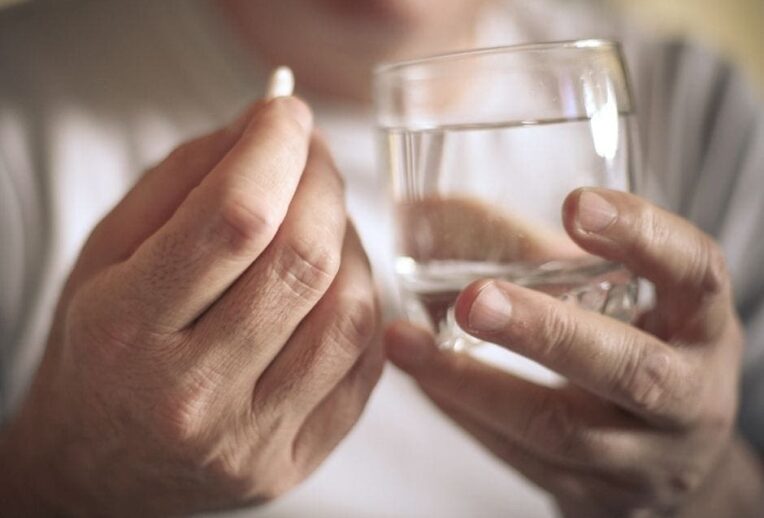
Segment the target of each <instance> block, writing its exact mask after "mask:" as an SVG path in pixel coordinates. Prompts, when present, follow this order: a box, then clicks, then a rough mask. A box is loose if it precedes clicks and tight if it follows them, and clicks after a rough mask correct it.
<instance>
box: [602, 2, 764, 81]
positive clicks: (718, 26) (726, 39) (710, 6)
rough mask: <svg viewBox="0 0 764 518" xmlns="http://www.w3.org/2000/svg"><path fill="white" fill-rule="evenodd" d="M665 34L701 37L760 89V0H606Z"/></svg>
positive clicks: (763, 53) (763, 30)
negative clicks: (724, 55) (743, 70)
mask: <svg viewBox="0 0 764 518" xmlns="http://www.w3.org/2000/svg"><path fill="white" fill-rule="evenodd" d="M606 1H607V2H610V3H612V4H617V5H619V6H620V7H622V8H624V9H626V10H628V11H629V12H630V13H633V14H634V16H635V17H638V18H641V19H642V21H643V23H645V24H647V25H652V26H655V27H657V28H659V29H660V30H661V31H663V32H665V33H669V34H682V35H689V36H691V37H693V38H695V39H698V40H700V41H705V42H707V43H708V44H710V45H711V46H713V47H715V48H717V49H719V50H720V51H721V52H722V53H724V54H726V55H727V56H729V57H730V58H732V59H733V60H734V61H736V62H737V63H739V64H740V65H741V66H742V67H743V68H744V69H745V70H746V72H747V73H748V74H749V75H750V76H751V78H752V80H753V81H755V82H756V83H757V84H758V85H759V90H760V91H761V92H764V0H606Z"/></svg>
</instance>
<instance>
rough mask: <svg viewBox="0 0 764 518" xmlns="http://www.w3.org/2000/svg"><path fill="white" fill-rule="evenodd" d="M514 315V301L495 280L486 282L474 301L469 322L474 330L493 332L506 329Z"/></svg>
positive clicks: (468, 318)
mask: <svg viewBox="0 0 764 518" xmlns="http://www.w3.org/2000/svg"><path fill="white" fill-rule="evenodd" d="M511 317H512V302H510V300H509V297H507V294H506V293H504V292H503V291H502V290H501V289H500V288H499V287H498V286H497V285H496V283H494V282H491V283H489V284H486V285H485V286H484V287H483V288H482V289H481V290H480V293H478V296H477V298H476V299H475V301H474V302H473V303H472V307H471V308H470V312H469V315H468V317H467V323H468V324H469V326H470V328H471V329H472V330H473V331H482V332H486V333H492V332H496V331H500V330H501V329H504V328H505V327H506V326H507V324H508V323H509V320H510V318H511Z"/></svg>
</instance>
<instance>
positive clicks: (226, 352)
mask: <svg viewBox="0 0 764 518" xmlns="http://www.w3.org/2000/svg"><path fill="white" fill-rule="evenodd" d="M346 223H347V214H346V212H345V204H344V187H343V184H342V180H341V178H340V176H339V173H338V172H337V170H336V168H335V166H334V163H333V161H332V159H331V156H330V154H329V150H328V149H327V147H326V145H325V144H324V142H323V141H322V140H321V139H319V138H314V139H313V141H312V144H311V151H310V158H309V160H308V164H307V166H306V167H305V173H304V175H303V178H302V181H301V182H300V187H299V188H298V190H297V193H296V194H295V196H294V200H293V201H292V204H291V206H290V207H289V212H288V214H287V216H286V218H285V220H284V223H283V224H282V225H281V228H280V229H279V231H278V233H277V235H276V236H275V238H274V239H273V241H272V242H271V244H270V245H269V246H268V248H267V249H266V250H265V252H264V253H263V254H262V255H261V256H260V257H259V258H258V259H257V261H255V263H254V264H252V265H251V266H250V267H249V269H248V270H247V271H246V272H245V273H244V274H243V275H242V276H241V277H240V278H239V279H237V280H236V282H235V283H234V284H233V285H232V286H231V287H230V288H229V289H228V290H227V291H226V293H225V294H224V295H223V296H222V297H221V298H220V299H219V300H218V301H216V302H215V303H214V304H213V305H212V306H211V307H210V308H209V310H208V311H207V312H206V313H205V314H204V315H203V316H202V317H201V318H200V319H199V320H198V322H197V323H196V324H195V326H194V329H193V332H192V334H193V335H194V336H195V337H197V338H198V342H199V343H200V344H202V345H201V346H200V347H198V348H197V349H196V350H195V351H194V352H193V354H194V355H195V356H196V358H197V361H198V362H203V363H207V364H209V365H214V366H215V369H216V370H217V371H219V372H226V373H228V374H229V375H231V376H237V377H239V378H240V379H241V380H242V381H243V382H244V383H247V384H249V387H248V389H247V390H248V391H249V390H251V382H252V380H255V379H259V378H260V376H261V374H262V373H263V371H264V370H265V369H266V367H267V366H268V365H269V364H270V363H271V361H272V360H273V359H274V358H275V357H276V355H277V354H278V353H279V352H280V350H281V349H282V347H283V346H284V344H286V343H287V341H288V340H289V338H290V337H291V336H292V334H293V333H294V332H295V330H296V329H297V327H298V326H299V325H300V323H301V322H302V321H303V319H304V318H305V317H306V315H308V313H309V312H310V311H311V310H312V309H313V308H314V306H315V305H316V303H317V302H318V301H319V300H320V299H321V298H322V297H323V296H324V295H325V293H326V292H327V291H328V289H329V287H330V285H331V284H332V282H333V281H334V279H335V277H336V275H337V273H338V270H339V267H340V262H341V254H342V249H343V241H344V236H345V228H346Z"/></svg>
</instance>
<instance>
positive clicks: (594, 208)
mask: <svg viewBox="0 0 764 518" xmlns="http://www.w3.org/2000/svg"><path fill="white" fill-rule="evenodd" d="M617 217H618V210H617V209H616V208H615V205H613V204H612V203H610V202H609V201H607V200H606V199H605V198H603V197H602V196H600V195H599V194H595V193H593V192H591V191H584V192H583V193H582V194H581V196H580V197H579V198H578V216H577V220H578V225H579V226H580V227H581V228H582V229H583V230H585V231H587V232H594V233H598V232H602V231H603V230H605V229H607V228H608V227H609V226H610V225H612V224H613V222H614V221H615V220H616V218H617Z"/></svg>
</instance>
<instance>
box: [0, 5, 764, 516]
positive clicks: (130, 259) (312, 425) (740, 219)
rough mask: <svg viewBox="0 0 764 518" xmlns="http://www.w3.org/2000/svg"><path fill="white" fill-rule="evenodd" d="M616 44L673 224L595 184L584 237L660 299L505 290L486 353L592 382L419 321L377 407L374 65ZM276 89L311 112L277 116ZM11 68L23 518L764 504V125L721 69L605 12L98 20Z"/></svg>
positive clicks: (7, 213) (7, 311) (573, 199)
mask: <svg viewBox="0 0 764 518" xmlns="http://www.w3.org/2000/svg"><path fill="white" fill-rule="evenodd" d="M604 27H607V29H603V28H604ZM594 36H606V37H607V36H609V37H614V38H618V39H620V40H622V41H623V42H624V48H625V52H626V55H627V59H628V62H629V64H630V67H631V69H632V72H633V76H634V86H635V96H636V99H637V105H638V106H639V111H640V112H639V117H640V122H641V130H642V140H643V143H644V147H645V165H646V169H647V171H648V173H647V176H648V179H649V182H648V187H647V188H646V190H645V192H644V193H642V194H644V195H646V196H647V197H648V198H649V199H652V200H657V203H658V204H660V205H661V206H662V208H659V207H658V205H656V204H655V203H651V202H648V201H646V200H645V199H644V198H640V197H637V196H633V195H626V194H621V193H616V192H611V191H603V190H596V189H584V190H581V191H577V192H575V193H572V194H571V195H570V197H569V198H568V200H567V201H566V204H565V207H564V211H563V216H564V221H565V224H566V228H567V230H568V232H569V234H570V236H571V238H572V239H574V240H575V241H576V243H577V244H578V245H579V246H581V247H582V248H584V249H585V250H587V251H589V252H592V253H595V254H597V255H600V256H602V257H606V258H608V259H613V260H618V261H622V262H624V263H625V264H626V265H627V266H629V267H630V268H632V269H633V270H634V271H635V272H636V273H638V274H639V275H641V276H643V277H645V278H647V279H649V280H651V281H653V282H654V284H655V286H656V300H657V302H656V306H655V308H654V309H653V310H652V311H650V312H649V313H647V314H646V315H645V316H644V318H642V319H641V321H640V322H639V325H638V326H634V327H628V326H626V325H621V324H618V323H616V322H615V321H610V320H608V319H606V318H604V317H600V316H597V315H594V314H589V313H585V312H583V311H581V310H576V309H575V308H570V307H567V306H563V305H561V304H559V303H558V302H557V301H555V300H554V299H551V298H545V297H543V296H541V295H538V294H534V293H533V292H530V291H527V290H524V289H522V288H519V287H517V286H513V285H510V284H507V283H505V282H501V281H491V280H486V281H481V282H479V283H477V284H474V285H471V286H470V287H468V288H467V289H466V290H465V291H464V292H463V293H462V295H461V296H460V299H459V301H458V303H457V318H458V319H459V321H460V323H461V324H462V325H463V326H464V327H465V329H467V330H468V331H469V332H471V333H473V334H475V335H477V336H478V337H483V338H488V339H490V340H491V341H494V342H497V343H501V344H503V345H504V346H506V347H507V348H509V349H511V350H514V351H516V352H519V353H520V354H522V355H524V356H526V357H528V358H531V359H533V360H537V361H539V362H541V363H542V364H545V365H547V366H549V367H551V368H552V369H554V370H557V371H558V372H559V373H560V374H563V375H564V376H566V377H567V378H568V379H570V380H571V383H572V384H571V385H570V386H569V387H563V388H557V389H552V388H549V387H544V386H541V385H535V384H533V383H530V382H529V381H526V380H523V379H522V378H519V377H515V376H513V375H511V374H509V373H507V372H503V371H499V370H496V369H494V368H492V367H489V366H487V365H485V364H481V363H478V362H477V361H475V360H473V359H471V358H470V357H468V356H466V355H454V354H449V353H442V352H439V351H438V350H437V349H436V348H435V347H434V345H433V341H432V337H431V336H430V335H429V334H427V333H426V332H425V331H424V330H421V329H419V328H416V327H413V326H411V325H409V324H405V323H403V322H397V323H394V324H392V325H391V326H389V328H388V329H387V331H386V333H385V346H386V347H385V350H386V353H387V355H388V356H389V357H390V359H391V360H392V362H393V363H395V364H396V365H397V366H398V367H399V368H400V370H397V369H389V368H388V369H385V373H384V375H382V379H381V382H380V383H379V384H378V386H377V387H376V390H374V393H373V396H371V399H370V401H369V403H368V405H367V404H366V403H367V399H369V397H370V394H371V392H372V389H374V387H375V385H376V384H377V380H378V378H379V377H380V373H381V371H382V366H383V361H384V359H383V356H384V352H383V349H382V346H381V344H380V340H379V334H380V331H381V329H382V319H381V318H380V317H379V313H380V312H381V313H382V314H384V315H385V317H384V319H385V320H387V319H389V318H390V317H393V316H394V315H395V310H394V307H393V302H392V301H393V297H392V296H391V290H392V288H391V286H392V279H391V274H390V268H389V264H390V262H391V261H390V259H391V258H390V250H391V247H390V244H389V240H390V238H389V234H390V231H389V226H390V225H389V221H388V219H387V217H386V216H385V214H386V211H385V205H384V201H383V196H382V195H381V192H380V189H379V187H378V176H377V175H376V174H375V170H374V165H373V157H374V148H373V140H374V138H373V135H374V133H373V128H372V126H371V122H370V116H369V106H368V101H369V95H370V94H369V91H370V82H369V81H370V74H369V71H370V68H371V66H372V64H373V63H375V62H378V61H382V60H395V59H401V58H405V57H410V56H413V55H423V54H430V53H433V52H441V51H446V50H453V49H456V48H465V47H472V46H488V45H499V44H511V43H517V42H521V41H529V40H533V41H539V40H556V39H574V38H575V39H578V38H588V37H594ZM277 64H288V65H290V66H291V67H292V68H293V69H294V70H295V73H296V77H297V79H298V84H299V85H300V86H301V88H302V90H301V93H302V95H303V96H304V99H305V100H306V101H307V103H306V102H305V101H301V100H300V99H298V98H295V97H287V98H281V99H275V100H270V101H264V100H261V101H257V102H254V103H251V102H250V101H251V100H252V99H253V98H255V97H257V92H262V91H263V85H264V82H265V79H266V71H267V70H268V69H269V68H270V67H272V66H274V65H277ZM0 70H2V71H3V72H2V76H0V182H2V183H0V200H2V203H0V217H1V218H2V221H3V224H2V225H1V226H0V243H2V246H1V247H0V279H1V282H2V286H3V289H2V290H0V324H1V325H2V330H3V331H2V343H0V351H2V356H1V358H2V363H0V367H2V371H0V380H1V381H2V384H3V385H2V404H3V407H2V413H3V417H4V427H3V433H2V436H1V437H2V438H1V439H0V459H1V462H2V465H3V470H2V475H0V480H1V481H0V495H1V496H0V505H1V506H2V514H3V515H25V516H26V515H35V514H37V515H48V514H84V515H89V514H98V515H100V514H104V515H112V514H114V515H118V514H125V515H134V514H151V515H169V514H186V513H194V512H203V511H209V510H216V509H230V508H234V507H238V506H244V505H247V504H253V505H255V504H260V505H256V506H255V507H254V508H251V509H247V510H244V511H241V512H243V513H252V514H253V515H255V516H347V515H349V516H370V517H371V516H443V517H446V516H507V515H509V516H529V517H530V516H548V515H549V514H550V513H552V512H554V509H555V508H558V509H560V510H561V511H562V512H563V513H564V514H566V515H570V516H657V515H664V514H667V513H668V514H677V515H686V516H755V515H756V514H757V513H759V512H760V509H761V508H762V507H761V505H762V502H761V498H762V497H761V495H762V494H764V491H762V489H763V488H764V477H762V467H761V464H760V460H759V459H760V457H759V454H760V453H761V451H762V449H763V448H764V273H762V271H761V264H762V260H763V259H764V244H762V240H761V239H758V232H759V229H760V228H761V223H762V222H764V201H763V200H762V199H761V197H760V196H759V193H760V192H761V189H762V182H763V181H764V176H762V175H761V172H762V166H763V165H764V116H762V109H761V104H760V101H758V100H757V99H756V97H755V96H754V95H753V94H752V93H751V92H750V91H749V90H748V89H747V88H746V87H745V84H744V81H743V80H742V79H741V77H740V75H739V74H737V73H736V72H735V71H734V70H733V69H732V68H731V67H729V66H728V65H726V64H725V63H724V62H723V61H721V60H719V59H717V58H716V57H714V56H713V55H712V54H711V53H709V52H706V51H703V50H700V49H698V48H696V47H694V46H692V45H689V44H687V43H685V42H681V41H671V42H662V41H660V40H658V39H657V38H655V37H653V36H651V35H650V34H649V33H643V32H641V29H635V28H634V26H633V25H632V24H631V23H629V22H628V21H626V20H622V19H621V18H619V17H618V15H616V14H610V13H608V12H606V11H604V10H603V9H601V8H600V7H599V6H597V5H596V4H593V3H587V2H566V3H563V2H561V1H555V0H543V1H538V0H534V1H533V2H530V1H523V0H516V1H509V0H505V1H490V0H446V1H439V2H437V4H436V3H435V2H434V1H432V0H410V1H404V0H359V1H350V0H320V1H319V0H315V1H310V0H263V1H262V2H245V1H243V0H218V1H202V0H193V1H185V2H182V1H179V0H170V1H165V2H152V1H150V0H135V1H133V2H120V1H118V0H104V1H100V2H76V1H72V2H60V3H48V2H43V3H28V4H21V5H19V6H17V7H14V8H10V9H7V10H5V11H3V12H2V13H0ZM245 105H246V106H247V108H244V109H242V107H243V106H245ZM236 113H239V114H238V115H236ZM316 127H320V129H319V130H317V129H315V128H316ZM214 128H218V129H214ZM198 134H202V135H203V136H201V137H194V138H192V137H193V136H194V135H198ZM173 148H174V151H172V152H170V151H171V150H172V149H173ZM329 149H331V150H332V152H333V154H334V156H335V158H336V164H337V165H336V166H335V162H334V161H333V159H332V156H331V155H332V152H330V151H329ZM164 157H166V158H164ZM151 164H157V165H154V166H151ZM146 169H148V172H147V173H146V174H145V175H142V174H141V172H142V171H144V170H146ZM338 171H341V173H342V178H341V176H340V172H338ZM343 178H344V180H343ZM343 189H344V190H345V191H346V192H347V208H346V207H345V202H344V197H343ZM125 192H127V194H125ZM354 225H357V229H358V232H356V231H355V230H354V228H355V227H354ZM88 235H89V237H88ZM83 243H84V247H83ZM722 255H724V256H725V257H726V264H727V267H725V261H724V260H723V257H722ZM369 264H371V265H372V266H373V268H370V266H369ZM70 268H71V272H69V270H70ZM372 269H373V270H374V272H375V274H374V275H375V276H376V277H372V274H371V270H372ZM728 272H729V273H728ZM375 279H376V280H375ZM377 295H379V298H378V297H377ZM377 299H379V300H377ZM56 300H58V302H57V304H56V305H55V307H54V304H55V301H56ZM741 361H742V362H743V365H744V368H741V366H740V364H741ZM38 364H39V366H38ZM412 381H413V383H412ZM739 387H742V396H741V398H740V399H739V397H738V390H739ZM419 389H421V390H419ZM430 401H432V402H434V403H435V405H432V404H431V402H430ZM364 407H367V411H366V412H365V413H364V415H363V417H362V418H360V421H359V423H358V425H357V426H356V427H355V428H354V430H353V432H352V433H350V434H348V432H349V430H350V429H351V427H353V425H354V423H355V422H356V421H357V420H359V416H360V415H361V412H362V410H363V409H364ZM436 407H438V408H440V409H442V410H443V413H442V414H441V413H439V411H438V410H436ZM738 407H740V410H741V413H740V420H739V426H736V425H735V416H736V415H737V411H738ZM473 439H474V440H473ZM483 446H485V448H483ZM331 452H334V453H333V454H332V455H331V456H330V455H329V454H330V453H331ZM319 466H320V467H319ZM314 471H315V473H313V472H314ZM311 473H313V474H312V476H310V477H309V475H311ZM266 502H269V503H268V505H264V504H265V503H266Z"/></svg>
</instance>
